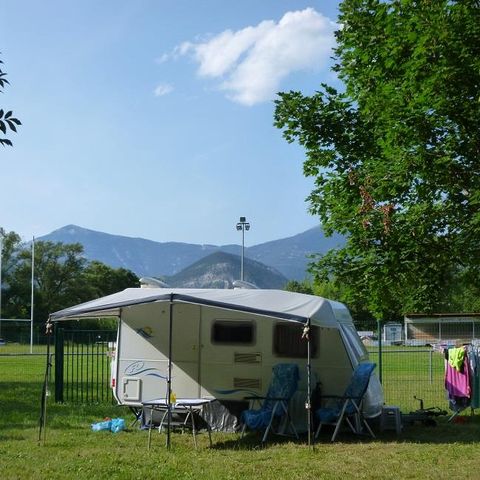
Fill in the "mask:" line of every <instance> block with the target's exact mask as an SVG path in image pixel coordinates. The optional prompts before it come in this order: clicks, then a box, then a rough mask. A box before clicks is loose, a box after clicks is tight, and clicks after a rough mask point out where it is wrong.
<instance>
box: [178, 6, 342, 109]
mask: <svg viewBox="0 0 480 480" xmlns="http://www.w3.org/2000/svg"><path fill="white" fill-rule="evenodd" d="M336 28H338V27H337V25H335V23H334V22H332V21H331V20H330V19H328V18H327V17H325V16H323V15H322V14H320V13H318V12H316V11H315V10H314V9H313V8H307V9H305V10H301V11H294V12H287V13H286V14H285V15H284V16H283V17H282V18H281V19H280V21H279V22H278V23H276V22H274V21H273V20H266V21H263V22H261V23H259V24H258V25H257V26H249V27H246V28H243V29H242V30H238V31H235V32H234V31H231V30H225V31H224V32H221V33H220V34H218V35H216V36H213V37H211V38H209V39H208V40H205V41H198V42H184V43H182V44H181V45H179V46H178V47H176V48H175V50H174V54H175V56H181V55H191V56H192V57H193V59H194V60H195V61H196V62H197V63H198V65H199V66H198V74H199V75H200V76H201V77H208V78H214V79H217V80H220V83H219V84H218V87H219V88H220V89H221V90H224V91H225V92H226V95H227V96H228V97H229V98H230V99H232V100H234V101H236V102H238V103H241V104H244V105H254V104H256V103H259V102H263V101H266V100H270V99H271V98H272V97H273V96H274V95H275V93H276V92H277V91H278V90H279V89H280V85H281V82H282V80H283V79H284V78H285V77H287V76H288V75H289V74H291V73H293V72H298V71H302V70H317V69H320V68H325V67H326V66H327V65H328V63H329V58H330V56H331V52H332V47H333V46H334V35H333V32H334V31H335V29H336Z"/></svg>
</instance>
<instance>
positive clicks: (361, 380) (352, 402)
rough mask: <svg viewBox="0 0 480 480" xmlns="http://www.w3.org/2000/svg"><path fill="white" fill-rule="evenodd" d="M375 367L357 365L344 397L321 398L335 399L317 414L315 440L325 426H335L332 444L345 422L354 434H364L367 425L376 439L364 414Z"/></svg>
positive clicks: (364, 364)
mask: <svg viewBox="0 0 480 480" xmlns="http://www.w3.org/2000/svg"><path fill="white" fill-rule="evenodd" d="M375 366H376V365H375V364H374V363H360V364H359V365H357V367H356V368H355V370H354V372H353V374H352V379H351V380H350V384H349V385H348V387H347V389H346V390H345V393H344V394H343V395H342V396H335V395H322V396H321V398H326V399H333V403H332V404H331V405H330V406H328V407H324V408H319V409H318V410H317V411H316V412H315V417H316V419H317V420H318V422H319V425H318V428H317V432H316V433H315V438H317V437H318V434H319V433H320V430H321V428H322V426H323V425H335V431H334V432H333V435H332V442H334V441H335V438H336V437H337V434H338V431H339V430H340V426H341V425H342V423H343V421H344V420H345V422H346V423H347V424H348V426H349V427H350V429H351V430H352V432H353V433H357V434H359V433H362V430H363V425H365V427H366V429H367V430H368V432H369V433H370V435H371V436H372V437H373V438H375V435H374V434H373V432H372V429H371V428H370V426H369V425H368V423H367V421H366V420H365V418H364V417H363V413H362V402H363V397H364V396H365V393H366V391H367V388H368V383H369V382H370V376H371V374H372V372H373V370H374V369H375ZM352 422H353V423H352Z"/></svg>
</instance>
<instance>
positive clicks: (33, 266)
mask: <svg viewBox="0 0 480 480" xmlns="http://www.w3.org/2000/svg"><path fill="white" fill-rule="evenodd" d="M34 280H35V237H32V291H31V296H30V353H33V292H34Z"/></svg>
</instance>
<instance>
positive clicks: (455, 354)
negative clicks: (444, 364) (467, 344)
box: [448, 347, 465, 371]
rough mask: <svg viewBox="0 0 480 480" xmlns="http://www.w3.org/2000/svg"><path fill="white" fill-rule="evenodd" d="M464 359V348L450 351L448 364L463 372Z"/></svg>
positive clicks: (450, 349)
mask: <svg viewBox="0 0 480 480" xmlns="http://www.w3.org/2000/svg"><path fill="white" fill-rule="evenodd" d="M464 359H465V348H464V347H459V348H449V349H448V363H449V365H450V366H452V367H453V368H455V369H456V370H457V371H460V370H462V367H463V361H464Z"/></svg>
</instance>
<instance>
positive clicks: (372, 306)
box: [275, 0, 480, 316]
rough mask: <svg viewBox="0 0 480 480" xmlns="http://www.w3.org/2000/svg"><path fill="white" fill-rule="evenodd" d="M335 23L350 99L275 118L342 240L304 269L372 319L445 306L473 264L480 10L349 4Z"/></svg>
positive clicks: (476, 255)
mask: <svg viewBox="0 0 480 480" xmlns="http://www.w3.org/2000/svg"><path fill="white" fill-rule="evenodd" d="M339 23H340V24H342V25H343V26H344V27H343V28H342V29H341V30H340V31H338V32H337V34H336V36H337V39H338V44H337V48H336V50H335V54H336V65H335V67H334V70H335V71H336V72H337V75H338V77H339V78H340V79H341V80H342V81H343V82H344V86H345V88H344V91H345V93H338V92H337V91H336V90H335V89H333V88H331V87H328V86H326V85H322V87H321V90H320V91H318V92H317V93H315V94H314V95H312V96H304V95H302V94H301V93H300V92H288V93H281V94H279V97H280V100H278V101H277V102H276V109H275V126H277V127H278V128H280V129H282V130H283V134H284V137H285V138H286V140H287V141H289V142H293V141H297V142H298V143H299V144H300V145H302V146H303V147H304V148H305V151H306V159H305V162H304V173H305V175H307V176H312V177H314V178H315V187H314V190H313V191H312V193H311V194H310V196H309V197H308V200H309V202H310V211H311V212H312V213H313V214H315V215H319V216H320V219H321V222H322V224H323V226H324V229H325V231H326V232H330V233H331V232H333V231H338V232H341V233H343V234H345V235H346V236H347V243H346V246H345V248H344V249H342V250H340V251H336V252H331V253H330V254H328V255H326V256H325V257H322V258H321V259H319V260H318V261H317V263H316V265H315V266H314V267H313V270H314V272H315V274H316V275H317V277H318V280H319V281H320V280H322V281H325V280H326V279H330V280H332V279H333V280H334V281H335V282H336V283H337V284H338V283H339V282H340V283H341V284H342V285H347V286H348V287H347V288H346V289H345V290H343V292H344V295H345V298H347V299H350V300H352V301H355V302H357V301H358V299H359V298H363V301H364V304H367V305H368V308H369V310H370V311H371V312H372V313H373V314H375V315H377V316H389V315H401V314H402V313H403V312H406V311H413V310H418V311H432V310H448V309H451V308H453V307H452V305H454V304H455V302H453V301H452V291H453V290H452V284H453V283H454V282H455V278H457V276H458V275H459V273H458V272H459V268H461V269H462V272H469V271H479V268H480V252H479V247H478V245H480V224H479V222H480V221H479V218H480V216H479V213H478V212H479V210H480V209H479V201H478V199H479V198H480V194H479V192H480V155H479V153H480V150H479V145H480V130H479V128H478V125H479V124H480V102H479V101H478V98H479V94H478V86H479V85H480V9H479V8H478V2H477V3H475V2H460V1H450V0H438V1H435V2H416V1H414V0H401V1H400V0H389V1H380V0H344V1H343V2H342V3H341V5H340V17H339ZM462 192H463V193H462ZM465 192H467V194H465ZM467 276H468V277H469V278H472V276H471V275H466V274H464V273H462V278H466V277H467ZM475 284H476V285H478V286H480V278H479V277H478V276H477V277H476V280H475ZM457 306H458V302H457Z"/></svg>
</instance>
